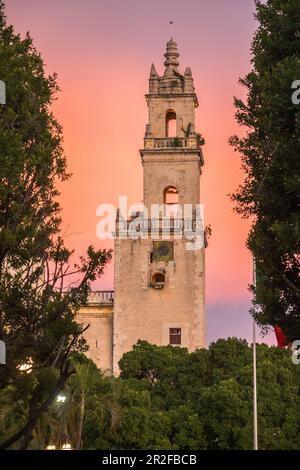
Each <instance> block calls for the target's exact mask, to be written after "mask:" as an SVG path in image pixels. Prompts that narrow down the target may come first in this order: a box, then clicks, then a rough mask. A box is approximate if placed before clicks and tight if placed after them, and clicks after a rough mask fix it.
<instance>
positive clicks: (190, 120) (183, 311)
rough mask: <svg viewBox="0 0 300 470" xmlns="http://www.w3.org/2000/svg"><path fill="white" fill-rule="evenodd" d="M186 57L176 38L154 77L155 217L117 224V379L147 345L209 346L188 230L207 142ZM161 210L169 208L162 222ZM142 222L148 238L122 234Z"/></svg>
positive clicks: (197, 262) (150, 177) (149, 169)
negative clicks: (183, 63)
mask: <svg viewBox="0 0 300 470" xmlns="http://www.w3.org/2000/svg"><path fill="white" fill-rule="evenodd" d="M178 57H179V54H178V52H177V44H176V42H175V41H174V40H173V39H172V38H171V40H170V41H169V42H168V43H167V50H166V53H165V62H164V65H165V71H164V74H163V75H162V76H159V75H158V74H157V72H156V70H155V67H154V65H152V67H151V71H150V78H149V93H148V94H147V95H146V102H147V105H148V112H149V120H148V124H147V125H146V134H145V138H144V148H143V149H142V150H140V154H141V160H142V165H143V173H144V200H143V202H144V206H145V208H146V209H145V211H144V212H147V216H145V214H144V213H142V214H141V213H140V212H137V213H134V214H132V216H131V217H130V219H129V220H124V219H122V221H121V220H120V219H117V229H116V234H117V236H116V239H115V287H114V289H115V300H114V320H113V371H114V373H118V361H119V360H120V359H121V357H122V355H123V353H124V352H127V351H129V350H130V349H131V348H132V346H133V345H134V344H135V343H136V342H137V341H138V340H139V339H142V340H147V341H149V342H150V343H154V344H157V345H168V344H172V345H177V346H180V345H181V346H183V347H187V348H188V349H189V350H190V351H192V350H195V349H197V348H200V347H204V345H205V282H204V281H205V272H204V267H205V263H204V251H205V246H204V245H203V244H202V245H201V246H200V248H199V247H198V248H197V247H196V244H195V246H193V243H188V242H189V240H188V239H187V237H186V236H185V234H184V233H182V232H184V231H183V230H182V232H181V228H182V227H183V226H184V224H186V221H185V220H183V219H184V216H183V211H182V212H181V209H182V208H184V207H185V205H188V204H189V205H192V208H193V209H192V215H191V218H190V220H189V223H190V227H194V226H195V214H196V210H195V208H196V205H197V204H199V203H200V175H201V167H202V165H203V156H202V150H201V143H202V142H201V138H200V135H199V134H196V132H195V108H197V107H198V100H197V96H196V93H195V89H194V84H193V78H192V73H191V69H190V68H189V67H187V68H186V70H185V72H184V74H183V75H182V74H181V73H180V72H179V71H178V66H179V61H178ZM153 204H154V205H158V204H160V205H161V206H160V208H161V211H160V212H159V215H158V216H156V217H155V218H154V219H155V220H154V219H153V213H151V208H152V207H153V206H152V205H153ZM190 207H191V206H190ZM164 217H168V223H167V225H166V227H167V228H168V229H169V235H165V233H164V232H165V229H164V227H165V225H164V224H165V219H164ZM141 218H142V219H143V227H144V231H143V234H141V236H139V237H137V238H134V239H133V238H130V237H127V238H126V237H124V236H123V237H121V236H118V234H120V233H121V232H122V233H123V235H124V233H125V232H126V230H128V229H129V226H130V223H132V222H138V221H139V220H140V219H141ZM178 224H179V225H178ZM121 226H122V228H120V227H121ZM178 227H179V228H178ZM180 227H181V228H180ZM167 231H168V230H167Z"/></svg>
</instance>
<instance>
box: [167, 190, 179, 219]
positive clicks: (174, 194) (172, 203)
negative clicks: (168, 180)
mask: <svg viewBox="0 0 300 470" xmlns="http://www.w3.org/2000/svg"><path fill="white" fill-rule="evenodd" d="M164 203H165V214H166V215H167V216H168V217H176V215H177V213H178V208H179V200H178V189H177V188H175V187H174V186H168V187H167V188H166V189H165V191H164Z"/></svg>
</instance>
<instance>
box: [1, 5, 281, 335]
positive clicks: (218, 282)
mask: <svg viewBox="0 0 300 470" xmlns="http://www.w3.org/2000/svg"><path fill="white" fill-rule="evenodd" d="M6 14H7V19H8V22H9V23H11V24H13V25H14V28H15V31H16V32H19V33H20V34H21V35H24V34H25V33H26V31H30V34H31V36H32V38H33V40H34V45H35V46H36V47H37V49H38V50H39V51H40V52H41V54H42V57H43V60H44V62H45V65H46V70H47V73H49V74H52V73H53V72H56V73H57V74H58V83H59V86H60V88H61V93H60V94H59V96H58V100H57V101H56V102H55V105H54V113H55V115H56V117H57V119H58V120H59V122H60V123H61V124H62V126H63V129H64V148H65V152H66V155H67V160H68V164H69V170H70V171H71V172H72V173H73V176H72V179H71V180H70V181H68V182H66V183H64V184H63V185H62V186H61V187H60V190H61V197H60V202H61V206H62V209H63V230H64V231H66V232H67V234H68V237H67V244H69V245H70V246H72V247H74V248H76V251H77V253H79V254H83V253H84V251H85V249H86V247H87V246H88V245H89V244H93V245H94V246H95V247H97V248H99V247H104V246H107V247H111V246H112V243H111V242H107V241H106V242H100V240H98V239H97V237H96V224H97V222H98V220H99V219H98V218H97V217H96V208H97V206H98V205H99V204H100V203H103V202H106V203H111V204H114V205H117V204H118V197H119V195H127V196H128V199H129V203H130V204H131V203H135V202H140V201H141V200H142V165H141V161H140V156H139V151H138V150H139V148H141V147H142V146H143V137H144V132H145V125H146V122H147V107H146V102H145V98H144V95H145V93H146V92H147V89H148V77H149V72H150V66H151V63H152V62H154V64H155V66H156V70H157V71H158V73H160V74H161V73H162V72H163V69H164V68H163V61H164V57H163V54H164V52H165V46H166V42H167V40H169V39H170V36H171V35H172V36H173V37H174V39H175V40H176V42H177V44H178V49H179V53H180V58H179V60H180V70H181V71H184V69H185V67H186V66H187V65H188V66H190V67H191V69H192V73H193V77H194V83H195V87H196V92H197V94H198V98H199V104H200V105H199V108H198V110H197V117H196V124H197V130H198V131H199V132H201V133H202V135H203V136H204V138H205V141H206V145H205V146H204V148H203V151H204V159H205V166H204V169H203V174H202V177H201V178H202V179H201V202H202V203H204V206H205V224H210V225H211V227H212V237H211V238H210V240H209V247H208V249H207V252H206V304H207V343H208V344H209V343H210V342H211V341H213V340H216V339H217V338H219V337H227V336H238V337H243V338H246V339H248V340H249V341H251V334H252V331H251V317H250V315H249V313H248V311H249V307H250V304H251V297H250V294H249V292H248V285H249V283H251V276H252V266H251V257H250V254H249V252H248V251H247V249H246V247H245V240H246V237H247V232H248V229H249V222H247V221H245V220H242V219H241V218H240V216H238V215H237V214H235V213H234V212H233V203H232V202H231V201H230V198H229V197H228V194H229V193H231V192H233V191H234V190H235V189H236V188H237V186H238V185H239V183H241V181H242V177H243V174H242V171H241V169H240V157H239V155H238V154H237V153H235V152H234V150H233V148H231V147H230V146H229V144H228V138H229V137H230V135H232V134H234V133H241V132H243V130H242V129H239V128H238V126H237V125H236V123H235V120H234V107H233V96H238V97H242V98H244V97H245V91H244V90H243V89H242V88H241V86H240V85H239V84H238V78H239V77H240V76H244V75H245V74H246V73H247V72H248V71H249V69H250V43H251V38H252V35H253V32H254V30H255V28H256V23H255V19H254V16H253V14H254V1H253V0H242V1H241V0H210V1H208V0H187V1H185V2H182V1H178V0H164V1H159V0H152V1H144V0H42V1H41V0H26V1H25V0H6ZM170 20H172V21H173V25H170V23H169V22H170ZM95 288H97V289H113V265H111V266H109V268H108V269H107V270H106V273H105V276H104V277H103V278H101V279H99V280H98V281H97V282H96V284H95ZM264 341H265V342H268V343H272V342H273V341H274V335H273V334H272V333H270V334H269V335H268V337H267V338H264Z"/></svg>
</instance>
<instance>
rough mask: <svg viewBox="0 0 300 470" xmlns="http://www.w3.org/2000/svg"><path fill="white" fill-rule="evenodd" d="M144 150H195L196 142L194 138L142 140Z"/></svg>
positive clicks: (149, 138)
mask: <svg viewBox="0 0 300 470" xmlns="http://www.w3.org/2000/svg"><path fill="white" fill-rule="evenodd" d="M144 144H145V146H144V148H145V149H169V148H172V149H173V148H189V149H197V148H198V142H197V138H196V137H188V138H184V137H173V138H172V137H161V138H151V137H146V138H145V139H144Z"/></svg>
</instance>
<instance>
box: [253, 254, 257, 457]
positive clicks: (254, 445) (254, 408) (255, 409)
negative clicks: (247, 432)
mask: <svg viewBox="0 0 300 470" xmlns="http://www.w3.org/2000/svg"><path fill="white" fill-rule="evenodd" d="M253 285H254V287H256V266H255V258H253ZM253 448H254V450H257V449H258V445H257V386H256V325H255V320H254V318H253Z"/></svg>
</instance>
